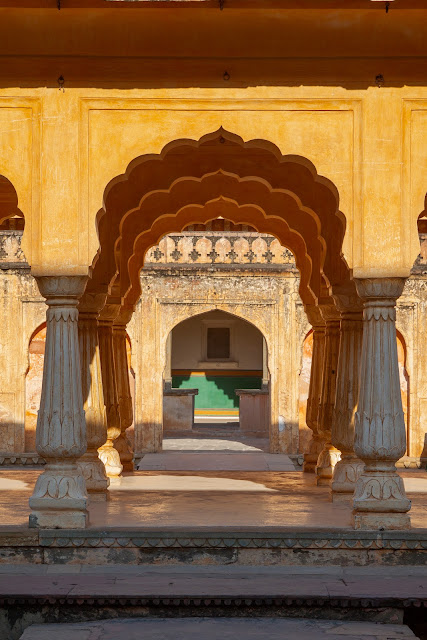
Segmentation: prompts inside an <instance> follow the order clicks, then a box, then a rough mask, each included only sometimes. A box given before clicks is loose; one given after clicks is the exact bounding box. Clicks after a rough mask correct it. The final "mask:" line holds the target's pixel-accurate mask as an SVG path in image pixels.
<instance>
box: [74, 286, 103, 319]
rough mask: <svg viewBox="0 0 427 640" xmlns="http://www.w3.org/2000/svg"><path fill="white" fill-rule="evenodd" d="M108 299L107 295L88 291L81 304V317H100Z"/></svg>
mask: <svg viewBox="0 0 427 640" xmlns="http://www.w3.org/2000/svg"><path fill="white" fill-rule="evenodd" d="M106 299H107V294H106V293H88V292H87V291H86V292H85V294H84V295H83V296H82V298H81V299H80V302H79V314H80V317H81V316H82V314H95V315H96V316H98V315H99V313H100V311H101V310H102V309H103V307H104V305H105V301H106Z"/></svg>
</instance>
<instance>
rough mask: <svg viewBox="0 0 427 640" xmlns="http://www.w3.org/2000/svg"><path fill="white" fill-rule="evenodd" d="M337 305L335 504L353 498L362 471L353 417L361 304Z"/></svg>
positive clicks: (332, 491) (355, 400)
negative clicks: (355, 439)
mask: <svg viewBox="0 0 427 640" xmlns="http://www.w3.org/2000/svg"><path fill="white" fill-rule="evenodd" d="M349 303H350V304H349ZM337 304H338V307H339V308H340V310H341V324H340V331H341V338H340V350H339V356H338V374H337V386H336V397H335V409H334V414H333V420H332V439H331V442H332V444H333V445H334V447H336V448H337V449H339V450H340V451H341V460H340V461H339V462H338V463H337V465H336V467H335V470H334V476H333V479H332V483H331V497H332V500H333V501H334V502H335V501H347V500H351V499H352V497H353V493H354V488H355V486H356V482H357V479H358V477H359V475H360V474H361V473H362V471H363V462H362V461H361V460H360V459H359V458H358V457H357V456H356V454H355V452H354V414H355V411H356V408H357V399H358V394H359V374H360V354H361V350H362V332H363V322H362V308H361V307H362V305H361V303H360V308H359V309H357V308H354V309H353V310H352V309H351V306H350V305H351V301H349V300H348V299H347V300H343V299H341V300H337ZM354 306H356V305H354Z"/></svg>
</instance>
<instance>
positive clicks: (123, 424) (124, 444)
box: [113, 324, 134, 471]
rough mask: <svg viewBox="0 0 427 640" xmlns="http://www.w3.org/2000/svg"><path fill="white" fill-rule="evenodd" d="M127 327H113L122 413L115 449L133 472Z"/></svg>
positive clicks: (126, 469)
mask: <svg viewBox="0 0 427 640" xmlns="http://www.w3.org/2000/svg"><path fill="white" fill-rule="evenodd" d="M126 340H127V336H126V325H124V324H114V325H113V346H114V362H115V368H116V380H117V394H118V401H119V413H120V430H121V431H120V436H119V437H118V438H117V439H116V440H115V442H114V447H115V448H116V449H117V451H118V452H119V455H120V462H121V464H122V465H123V470H124V471H133V470H134V467H133V451H132V450H131V448H130V447H129V443H128V441H127V439H126V429H128V428H129V427H131V426H132V423H133V405H132V396H131V393H130V385H129V366H128V357H127V350H126Z"/></svg>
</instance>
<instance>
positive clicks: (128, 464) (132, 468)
mask: <svg viewBox="0 0 427 640" xmlns="http://www.w3.org/2000/svg"><path fill="white" fill-rule="evenodd" d="M122 465H123V471H127V472H128V473H133V472H134V471H135V465H134V464H133V462H122Z"/></svg>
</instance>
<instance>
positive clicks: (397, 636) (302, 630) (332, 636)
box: [21, 618, 416, 640]
mask: <svg viewBox="0 0 427 640" xmlns="http://www.w3.org/2000/svg"><path fill="white" fill-rule="evenodd" d="M94 638H102V640H117V638H123V639H126V640H141V638H150V640H200V638H203V639H204V640H218V638H222V639H223V640H234V639H235V638H246V639H247V640H264V639H265V638H269V640H283V639H284V638H286V640H321V639H322V638H323V640H415V638H416V636H415V635H414V633H412V631H411V630H410V629H409V627H407V626H406V625H395V624H378V623H375V622H342V621H339V620H284V619H280V618H251V619H239V618H221V619H211V620H209V619H206V618H192V619H190V620H189V619H182V618H180V619H172V620H171V619H165V618H162V619H150V618H148V619H147V618H145V619H144V618H139V619H124V620H102V621H101V620H100V621H98V622H89V623H83V624H59V625H57V624H49V625H32V626H31V627H29V628H28V629H27V630H26V631H25V632H24V634H23V636H22V638H21V640H93V639H94Z"/></svg>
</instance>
